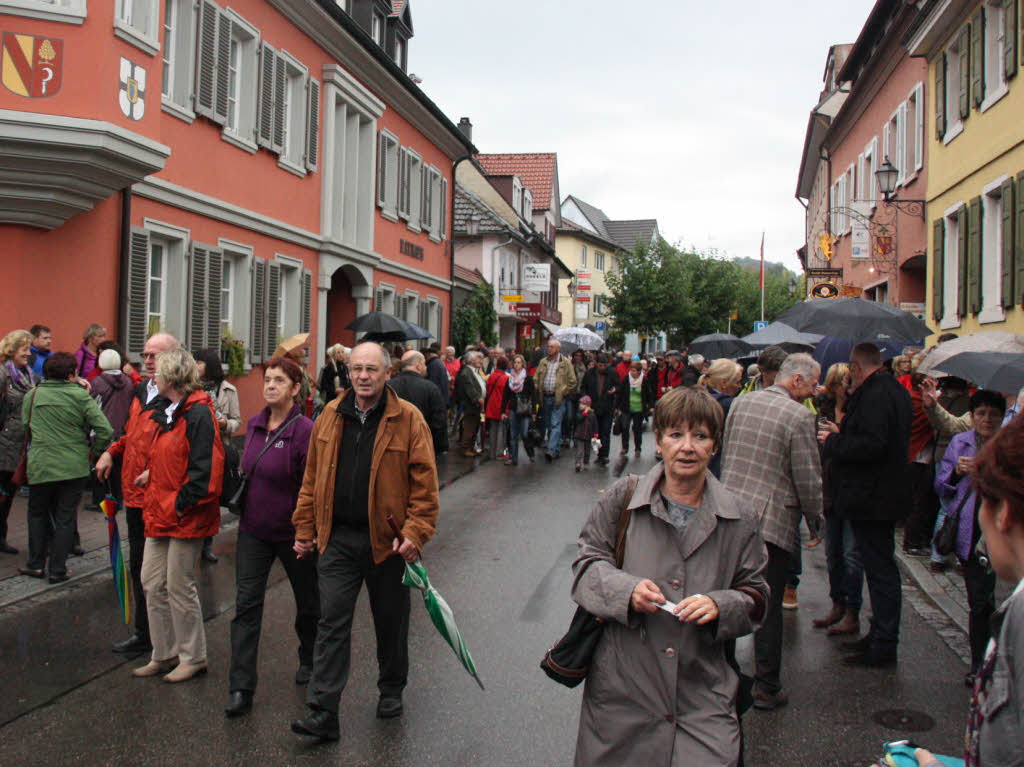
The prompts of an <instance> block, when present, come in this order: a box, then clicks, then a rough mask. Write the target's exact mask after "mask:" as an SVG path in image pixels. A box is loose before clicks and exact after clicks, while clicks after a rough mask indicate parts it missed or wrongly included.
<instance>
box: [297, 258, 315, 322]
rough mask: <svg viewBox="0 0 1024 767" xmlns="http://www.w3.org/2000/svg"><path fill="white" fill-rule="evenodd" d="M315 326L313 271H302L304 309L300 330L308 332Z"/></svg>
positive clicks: (300, 318) (300, 320)
mask: <svg viewBox="0 0 1024 767" xmlns="http://www.w3.org/2000/svg"><path fill="white" fill-rule="evenodd" d="M312 326H313V272H311V271H310V270H309V269H306V270H305V271H304V272H303V273H302V311H301V316H300V317H299V332H300V333H308V332H309V329H310V328H311V327H312Z"/></svg>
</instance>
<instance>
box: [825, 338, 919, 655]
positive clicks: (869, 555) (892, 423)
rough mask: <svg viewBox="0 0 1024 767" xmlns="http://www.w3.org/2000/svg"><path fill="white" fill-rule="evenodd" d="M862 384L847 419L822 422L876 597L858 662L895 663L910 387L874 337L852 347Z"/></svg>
mask: <svg viewBox="0 0 1024 767" xmlns="http://www.w3.org/2000/svg"><path fill="white" fill-rule="evenodd" d="M850 379H851V382H852V384H853V387H854V391H853V394H852V396H851V397H850V399H849V401H848V402H847V404H846V417H845V418H843V422H842V424H839V425H836V424H834V423H832V422H831V421H828V422H825V423H819V425H818V441H819V442H820V443H822V444H823V445H824V449H823V450H822V457H823V458H825V459H831V460H832V479H833V487H834V494H833V497H834V500H833V509H834V510H835V512H836V514H838V515H839V516H840V517H842V518H843V519H848V520H850V526H851V527H852V528H853V537H854V539H855V540H856V542H857V551H858V552H859V553H860V558H861V562H862V563H863V565H864V575H865V577H866V578H867V582H868V595H869V596H870V598H871V613H872V617H871V627H870V629H869V631H868V633H867V635H866V636H864V637H861V638H860V639H858V640H856V641H855V642H852V643H850V644H848V645H846V649H849V650H852V651H853V655H851V656H850V657H848V658H846V659H844V662H847V663H850V664H853V665H867V666H887V665H892V664H894V663H895V662H896V659H897V650H898V646H899V632H900V609H901V605H902V586H901V581H900V572H899V567H898V566H897V565H896V558H895V552H894V547H895V538H894V536H895V526H896V522H897V521H898V520H901V519H903V518H904V517H905V516H906V513H907V509H908V508H909V507H910V485H909V484H908V483H907V468H908V462H907V453H908V450H909V443H910V415H911V407H910V394H909V393H908V392H907V390H906V389H904V388H903V387H902V386H900V384H899V383H898V382H897V381H896V379H894V378H893V377H892V376H891V375H889V373H888V372H887V371H886V370H885V368H884V367H882V355H881V354H880V353H879V351H878V347H877V346H875V345H874V344H857V346H855V347H853V350H852V351H851V352H850Z"/></svg>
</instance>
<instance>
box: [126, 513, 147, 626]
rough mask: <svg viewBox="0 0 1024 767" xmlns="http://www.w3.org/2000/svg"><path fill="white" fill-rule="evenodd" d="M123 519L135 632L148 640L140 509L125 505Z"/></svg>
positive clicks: (143, 528) (144, 538) (142, 525)
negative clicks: (126, 528)
mask: <svg viewBox="0 0 1024 767" xmlns="http://www.w3.org/2000/svg"><path fill="white" fill-rule="evenodd" d="M124 520H125V522H127V523H128V572H130V573H131V574H132V596H134V597H135V633H136V634H138V635H139V636H140V637H142V638H143V639H145V640H147V641H148V640H149V612H148V611H147V610H146V591H145V590H144V589H143V588H142V552H143V551H145V548H146V526H145V524H143V522H142V509H140V508H137V507H135V506H126V507H125V510H124Z"/></svg>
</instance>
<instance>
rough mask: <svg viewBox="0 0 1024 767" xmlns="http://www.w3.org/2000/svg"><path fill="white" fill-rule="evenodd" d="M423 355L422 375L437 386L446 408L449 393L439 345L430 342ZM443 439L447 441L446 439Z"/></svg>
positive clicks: (446, 373) (446, 372)
mask: <svg viewBox="0 0 1024 767" xmlns="http://www.w3.org/2000/svg"><path fill="white" fill-rule="evenodd" d="M423 356H424V359H425V360H426V373H424V374H423V375H424V377H425V378H426V379H427V380H428V381H430V383H432V384H434V386H436V387H437V390H438V391H439V392H440V393H441V401H442V402H443V403H444V407H445V410H447V409H448V400H449V399H450V397H451V395H450V390H449V387H448V370H447V369H446V368H445V366H444V362H442V361H441V345H440V344H438V343H436V342H435V343H432V344H431V345H430V346H428V347H427V350H426V352H424V354H423ZM445 441H446V442H447V439H446V440H445ZM445 449H447V448H445Z"/></svg>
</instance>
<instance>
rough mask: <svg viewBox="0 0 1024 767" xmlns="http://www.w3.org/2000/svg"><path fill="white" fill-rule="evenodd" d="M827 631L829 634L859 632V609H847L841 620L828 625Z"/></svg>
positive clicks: (837, 634)
mask: <svg viewBox="0 0 1024 767" xmlns="http://www.w3.org/2000/svg"><path fill="white" fill-rule="evenodd" d="M827 633H828V635H829V636H839V635H842V634H858V633H860V611H859V610H847V611H846V614H845V615H844V616H843V619H842V620H841V621H839V622H838V623H836V624H834V625H832V626H829V627H828V632H827Z"/></svg>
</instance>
